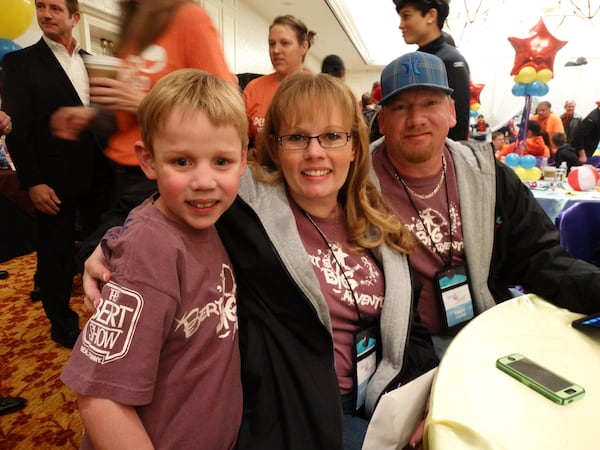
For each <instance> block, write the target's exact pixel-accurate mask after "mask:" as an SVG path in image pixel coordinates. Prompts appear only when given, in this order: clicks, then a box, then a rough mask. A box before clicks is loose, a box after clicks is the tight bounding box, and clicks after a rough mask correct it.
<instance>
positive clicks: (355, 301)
mask: <svg viewBox="0 0 600 450" xmlns="http://www.w3.org/2000/svg"><path fill="white" fill-rule="evenodd" d="M302 212H303V213H304V215H305V216H306V218H307V219H308V220H309V221H310V223H311V224H312V225H313V227H315V229H316V230H317V232H318V233H319V235H320V236H321V239H323V242H325V245H327V248H329V251H330V252H331V256H333V259H334V260H335V263H336V264H337V266H338V267H339V269H340V271H341V272H342V275H343V277H344V280H346V285H347V286H348V289H349V290H350V293H351V294H352V302H353V303H354V308H355V310H356V315H357V316H358V323H359V324H360V325H361V326H362V325H363V318H362V317H361V315H360V310H359V309H358V301H357V300H356V294H355V293H354V289H352V285H351V284H350V281H349V280H348V277H347V276H346V271H345V270H344V268H343V267H342V265H341V264H340V262H339V260H338V259H337V256H336V255H335V252H334V251H333V247H332V246H331V243H330V242H329V239H327V236H326V235H325V233H323V231H322V230H321V228H319V226H318V225H317V224H316V222H315V221H314V220H313V218H312V217H311V216H310V214H308V213H307V212H306V211H304V210H303V211H302Z"/></svg>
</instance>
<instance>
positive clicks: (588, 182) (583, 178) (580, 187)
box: [567, 166, 600, 191]
mask: <svg viewBox="0 0 600 450" xmlns="http://www.w3.org/2000/svg"><path fill="white" fill-rule="evenodd" d="M599 179H600V176H599V175H598V169H596V168H595V167H592V166H581V167H573V169H571V173H569V176H568V178H567V181H568V182H569V185H570V186H571V187H572V188H573V189H575V190H576V191H589V190H590V189H593V188H594V187H595V186H596V185H597V184H598V180H599Z"/></svg>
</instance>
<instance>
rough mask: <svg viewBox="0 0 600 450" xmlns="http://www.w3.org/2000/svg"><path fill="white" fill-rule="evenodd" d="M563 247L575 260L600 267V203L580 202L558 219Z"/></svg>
mask: <svg viewBox="0 0 600 450" xmlns="http://www.w3.org/2000/svg"><path fill="white" fill-rule="evenodd" d="M556 225H557V228H558V231H559V233H560V243H561V245H562V246H563V247H564V248H565V249H566V250H567V251H568V252H569V253H570V254H571V255H573V256H574V257H575V258H578V259H582V260H584V261H587V262H589V263H591V264H594V265H596V266H600V202H580V203H576V204H575V205H573V206H571V207H570V208H568V209H567V210H566V211H564V212H563V213H562V214H561V215H560V217H559V218H557V224H556Z"/></svg>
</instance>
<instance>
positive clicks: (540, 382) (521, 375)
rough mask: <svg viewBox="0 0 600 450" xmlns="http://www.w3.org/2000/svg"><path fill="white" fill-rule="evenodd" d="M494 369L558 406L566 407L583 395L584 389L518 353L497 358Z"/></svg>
mask: <svg viewBox="0 0 600 450" xmlns="http://www.w3.org/2000/svg"><path fill="white" fill-rule="evenodd" d="M496 367H497V368H498V369H500V370H502V371H503V372H506V373H507V374H508V375H510V376H511V377H514V378H516V379H517V380H519V381H520V382H521V383H523V384H525V385H526V386H529V387H530V388H531V389H533V390H535V391H537V392H539V393H540V394H542V395H543V396H544V397H547V398H549V399H550V400H552V401H553V402H554V403H558V404H559V405H566V404H567V403H571V402H573V401H574V400H577V399H579V398H581V397H583V396H584V395H585V389H583V388H582V387H581V386H579V385H577V384H575V383H572V382H571V381H569V380H566V379H564V378H563V377H560V376H558V375H556V374H555V373H553V372H551V371H549V370H548V369H546V368H545V367H542V366H540V365H539V364H537V363H536V362H534V361H532V360H530V359H528V358H526V357H525V356H523V355H521V354H519V353H513V354H512V355H508V356H504V357H503V358H499V359H498V360H497V361H496Z"/></svg>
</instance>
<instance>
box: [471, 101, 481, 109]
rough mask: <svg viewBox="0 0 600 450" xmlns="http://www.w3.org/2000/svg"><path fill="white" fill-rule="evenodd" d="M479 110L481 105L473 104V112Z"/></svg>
mask: <svg viewBox="0 0 600 450" xmlns="http://www.w3.org/2000/svg"><path fill="white" fill-rule="evenodd" d="M479 108H481V105H480V104H479V103H477V102H475V103H473V104H471V111H479Z"/></svg>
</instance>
